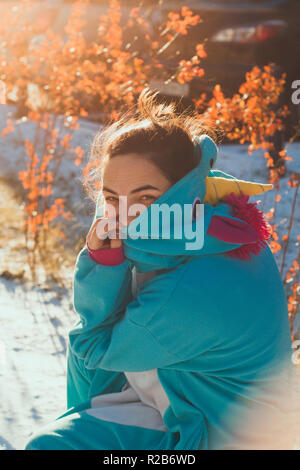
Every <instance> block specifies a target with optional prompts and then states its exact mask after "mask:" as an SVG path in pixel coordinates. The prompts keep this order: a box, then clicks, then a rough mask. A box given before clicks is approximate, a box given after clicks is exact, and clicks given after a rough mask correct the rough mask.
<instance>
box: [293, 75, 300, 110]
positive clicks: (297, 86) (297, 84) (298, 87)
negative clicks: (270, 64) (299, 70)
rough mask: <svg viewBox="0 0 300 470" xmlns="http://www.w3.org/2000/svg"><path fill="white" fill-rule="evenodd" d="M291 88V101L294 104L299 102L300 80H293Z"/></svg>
mask: <svg viewBox="0 0 300 470" xmlns="http://www.w3.org/2000/svg"><path fill="white" fill-rule="evenodd" d="M292 88H293V89H294V90H295V91H294V92H293V93H292V103H293V104H295V105H299V104H300V80H294V81H293V83H292Z"/></svg>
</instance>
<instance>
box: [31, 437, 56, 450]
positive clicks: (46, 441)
mask: <svg viewBox="0 0 300 470" xmlns="http://www.w3.org/2000/svg"><path fill="white" fill-rule="evenodd" d="M60 445H61V443H60V436H55V435H52V434H47V433H45V434H43V433H35V434H34V435H33V436H32V437H31V438H30V440H29V441H28V442H27V443H26V445H25V448H24V450H58V449H60Z"/></svg>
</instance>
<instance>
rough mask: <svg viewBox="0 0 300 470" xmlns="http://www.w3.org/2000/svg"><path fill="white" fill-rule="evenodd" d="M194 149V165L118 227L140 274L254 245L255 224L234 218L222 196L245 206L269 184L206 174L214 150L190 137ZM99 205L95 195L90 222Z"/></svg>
mask: <svg viewBox="0 0 300 470" xmlns="http://www.w3.org/2000/svg"><path fill="white" fill-rule="evenodd" d="M194 145H195V155H196V156H197V161H198V165H197V166H196V167H195V168H194V169H193V170H191V171H190V172H189V173H187V174H186V175H185V176H184V177H183V178H181V179H180V180H179V181H177V182H176V183H175V184H174V185H173V186H171V187H170V188H169V189H168V190H167V191H166V192H165V193H164V194H163V195H162V196H161V197H160V198H158V199H157V200H156V201H155V202H154V203H153V204H151V205H150V206H149V207H148V208H147V209H146V210H144V211H143V212H142V213H141V214H140V215H139V216H137V217H136V218H135V219H134V220H133V221H132V222H131V223H130V224H129V225H128V226H127V227H123V228H122V229H121V233H122V237H123V248H124V254H125V256H126V257H127V258H128V259H130V260H132V261H133V263H134V264H135V265H136V267H137V269H138V271H140V272H146V271H149V270H153V269H164V268H172V267H174V266H176V265H177V264H180V263H182V262H185V261H188V260H189V259H190V257H191V256H207V255H216V254H222V253H227V252H230V253H231V252H232V251H233V250H236V249H238V248H241V247H242V246H243V245H247V246H249V245H251V244H253V245H255V244H256V245H257V243H259V242H260V240H259V233H258V231H257V230H256V228H255V226H253V224H251V223H248V222H246V221H245V220H243V219H241V218H239V217H238V216H236V213H235V211H234V209H233V206H232V205H231V203H228V200H226V198H227V197H229V196H230V197H231V198H235V199H234V200H237V197H238V196H239V197H240V198H243V197H244V198H246V200H245V199H244V200H243V202H244V203H245V202H247V201H248V198H249V196H250V195H257V194H260V193H262V192H265V191H268V190H270V189H272V187H273V186H272V185H270V184H260V183H253V182H249V181H242V180H238V179H236V178H235V177H233V176H232V175H228V174H226V173H224V172H222V171H220V170H212V167H213V165H214V164H215V162H216V159H217V151H218V150H217V146H216V145H215V143H214V142H213V140H212V139H211V138H210V137H209V136H207V135H202V136H201V137H196V138H195V140H194ZM231 202H232V201H231ZM104 205H105V203H104V199H103V195H102V194H100V193H99V197H98V201H97V209H96V216H95V217H96V218H98V217H102V216H103V214H104ZM253 205H254V204H252V205H251V206H253ZM252 209H253V207H252ZM256 210H257V209H256ZM264 228H266V227H264ZM265 232H266V230H265Z"/></svg>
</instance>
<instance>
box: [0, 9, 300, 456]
mask: <svg viewBox="0 0 300 470" xmlns="http://www.w3.org/2000/svg"><path fill="white" fill-rule="evenodd" d="M299 59H300V2H299V0H211V1H205V0H198V1H186V2H179V1H177V0H172V1H167V0H166V1H165V0H160V1H150V0H142V1H140V2H139V1H133V0H120V1H116V0H111V1H101V0H89V1H88V0H81V1H78V0H77V1H73V0H19V1H12V0H0V191H1V196H2V205H1V211H0V218H1V224H0V254H1V256H0V290H1V296H0V299H1V301H0V318H1V322H2V323H1V324H2V325H3V328H2V329H1V333H0V382H1V405H0V408H1V412H0V446H1V445H2V448H3V449H9V448H22V445H23V443H24V442H25V441H26V439H27V437H28V435H29V433H30V432H31V431H32V430H34V429H35V428H37V427H39V426H40V425H41V424H43V423H45V424H46V423H47V422H49V421H50V420H51V419H55V418H56V417H57V415H58V414H60V413H62V412H63V411H64V407H65V374H66V371H65V364H66V361H65V355H66V337H67V331H68V329H69V328H70V326H71V325H72V324H73V322H74V321H75V313H74V311H73V309H72V302H71V289H72V276H73V269H74V263H75V260H76V256H77V254H78V252H79V250H80V249H81V247H82V246H83V244H84V241H85V235H86V233H87V231H88V229H89V227H90V224H91V221H92V217H93V214H94V201H93V200H91V198H90V197H89V195H88V194H87V193H86V192H85V191H84V190H83V186H82V182H83V176H84V175H86V174H88V173H89V172H90V171H91V170H92V169H93V165H94V164H95V163H94V162H91V161H90V160H89V153H90V145H91V143H92V141H93V138H94V136H95V135H96V133H97V132H98V131H99V130H101V129H102V127H103V126H104V125H106V124H107V123H108V122H112V121H114V120H116V119H118V117H119V116H120V115H122V113H123V112H124V111H126V110H127V109H128V108H130V107H132V106H134V105H135V103H136V100H137V97H138V95H139V93H140V92H141V90H142V89H143V88H144V87H149V88H151V89H153V90H155V91H158V92H159V94H158V96H157V99H158V100H162V101H164V102H169V101H172V102H175V103H176V106H177V107H178V110H179V111H180V110H183V109H189V110H190V112H191V113H195V115H197V116H201V117H203V118H204V119H207V120H208V122H210V123H211V124H212V125H213V126H216V128H218V129H219V131H220V138H219V141H218V142H217V143H218V146H219V155H218V160H217V163H216V168H218V169H220V170H223V171H225V172H227V173H229V174H232V175H234V176H236V177H238V178H241V179H246V180H250V181H257V182H262V183H267V182H271V183H272V184H273V185H274V189H273V191H270V192H268V193H266V194H264V195H261V196H260V197H254V198H252V199H253V201H257V202H258V204H259V205H258V207H259V208H260V210H262V211H263V213H264V216H265V218H266V220H267V221H268V223H269V224H270V227H271V231H272V235H271V239H270V247H271V249H272V251H273V253H274V257H275V260H276V263H277V265H278V269H279V271H280V274H281V276H282V281H283V284H284V288H285V291H286V296H287V303H288V309H289V317H290V326H291V337H292V341H293V345H294V350H295V354H294V356H293V357H294V360H295V365H298V363H299V362H300V358H299V354H298V355H297V351H298V349H297V348H299V346H300V342H299V339H300V312H299V300H300V280H299V263H300V210H299V192H300V191H299V180H300V142H299V137H300V60H299ZM298 90H299V91H298ZM96 183H97V182H96ZM96 183H95V191H97V190H98V186H97V184H96ZM298 359H299V360H298ZM41 371H43V376H42V374H41ZM2 384H5V387H4V386H3V387H2ZM58 407H60V409H59V410H58Z"/></svg>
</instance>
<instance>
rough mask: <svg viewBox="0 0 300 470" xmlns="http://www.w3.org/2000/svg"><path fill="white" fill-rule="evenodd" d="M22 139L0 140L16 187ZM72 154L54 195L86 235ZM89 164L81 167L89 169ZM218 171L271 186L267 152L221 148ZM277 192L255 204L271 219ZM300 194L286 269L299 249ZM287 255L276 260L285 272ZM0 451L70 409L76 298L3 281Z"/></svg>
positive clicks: (1, 166) (80, 140)
mask: <svg viewBox="0 0 300 470" xmlns="http://www.w3.org/2000/svg"><path fill="white" fill-rule="evenodd" d="M0 108H1V109H0V129H2V128H3V127H5V120H6V118H7V117H10V116H9V115H8V113H10V112H13V111H14V108H13V106H1V107H0ZM80 124H81V127H80V129H78V130H77V131H75V134H74V137H73V140H72V141H71V147H76V146H77V145H80V146H81V147H83V148H84V149H85V150H88V147H89V144H90V143H91V140H92V138H93V136H94V135H95V133H96V131H97V130H98V129H99V125H97V124H95V123H89V122H88V121H84V120H81V121H80ZM19 128H20V130H21V132H22V134H23V136H26V138H29V139H32V137H33V131H34V125H33V124H32V123H26V122H22V123H20V124H19ZM16 136H18V133H15V132H14V133H13V134H9V135H8V136H7V137H6V138H5V139H0V176H2V177H9V178H11V179H12V180H15V181H17V175H16V168H17V170H18V171H21V170H22V169H24V168H25V167H24V154H23V153H22V146H21V140H20V139H18V138H16ZM288 154H289V155H290V156H291V157H292V158H293V161H292V162H287V168H288V171H287V175H286V176H285V177H284V178H283V179H282V180H281V188H280V190H279V194H280V195H281V196H282V201H281V202H280V203H279V204H278V206H277V209H276V217H275V221H276V223H277V224H278V225H279V233H280V236H282V235H284V234H285V233H286V230H287V226H288V223H289V214H290V209H291V204H292V200H293V195H294V191H295V189H291V188H289V187H288V186H287V179H288V177H289V175H290V173H291V171H297V172H298V173H300V143H294V144H292V145H291V146H290V147H289V149H288ZM72 160H73V156H72V154H70V153H69V154H67V155H66V158H65V159H64V160H63V162H62V165H61V168H60V175H59V178H58V181H57V185H56V187H57V190H56V193H55V196H56V197H65V198H66V199H67V204H68V205H67V207H68V208H70V209H72V210H73V212H74V213H75V214H76V215H77V217H78V222H77V223H76V224H74V225H73V229H74V230H79V231H80V230H81V231H82V232H83V233H85V232H86V231H87V229H88V228H89V225H90V223H91V220H92V213H93V211H92V206H91V204H90V203H89V201H88V200H87V198H86V196H85V195H84V193H83V191H82V188H81V183H80V170H81V168H82V167H76V166H75V165H74V163H73V161H72ZM85 163H86V162H84V163H83V164H85ZM216 168H218V169H220V170H223V171H225V172H226V173H230V174H232V175H234V176H236V177H239V178H242V179H246V180H250V181H257V182H267V180H268V172H267V170H266V168H265V160H264V158H263V156H262V153H261V152H256V153H254V154H253V155H252V156H248V154H247V146H241V145H226V146H225V145H224V146H221V147H220V152H219V157H218V161H217V164H216ZM275 194H276V193H275V191H271V192H268V193H266V194H265V195H262V196H258V197H256V198H252V200H261V203H260V205H259V207H260V208H261V209H263V211H264V212H265V213H266V212H268V211H269V210H270V209H271V208H272V207H274V198H275ZM299 199H300V192H299V194H298V201H297V206H296V213H295V220H294V225H293V228H292V231H291V239H290V244H289V249H288V256H287V260H286V261H287V262H286V265H285V269H286V268H287V267H289V266H290V264H291V262H292V261H293V260H294V258H295V257H296V254H297V251H298V250H299V242H297V235H298V234H299V233H300V230H299V229H300V211H299ZM281 256H282V253H281V252H279V253H278V254H276V261H277V263H278V266H279V268H280V266H281ZM0 319H1V332H0V390H1V400H0V449H11V448H16V449H23V448H24V445H25V443H26V441H27V440H28V438H29V435H30V433H31V432H32V431H35V430H37V429H38V428H39V427H40V426H43V425H45V424H47V423H48V422H50V421H52V420H54V419H55V418H56V417H58V416H59V415H60V414H62V413H63V412H64V411H65V408H66V339H67V332H68V329H69V328H70V327H71V325H72V324H73V323H74V321H75V319H76V316H75V312H74V311H73V309H72V303H71V292H70V291H64V292H63V291H62V290H61V289H56V290H53V291H45V290H43V289H40V288H39V287H35V288H33V289H30V290H28V289H26V287H25V286H24V285H23V284H20V283H18V282H15V281H12V280H7V279H5V278H1V277H0Z"/></svg>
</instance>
